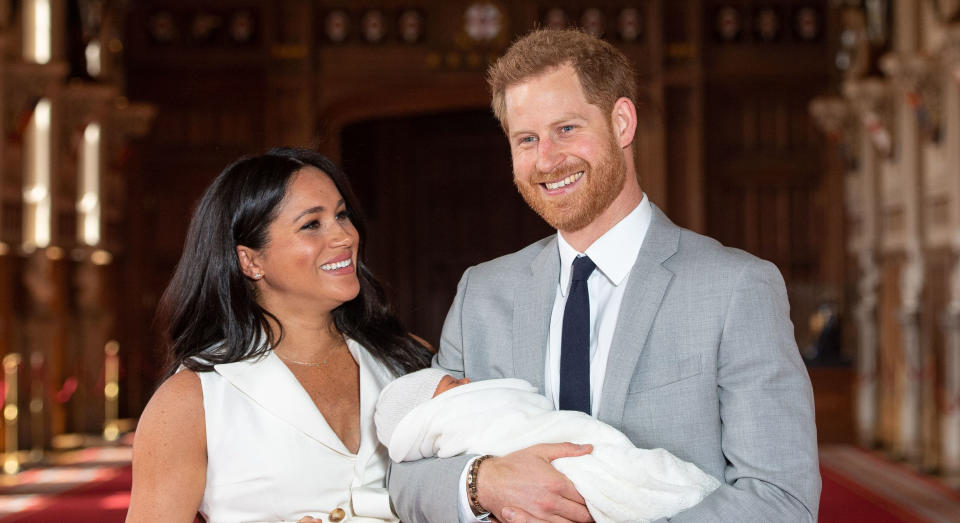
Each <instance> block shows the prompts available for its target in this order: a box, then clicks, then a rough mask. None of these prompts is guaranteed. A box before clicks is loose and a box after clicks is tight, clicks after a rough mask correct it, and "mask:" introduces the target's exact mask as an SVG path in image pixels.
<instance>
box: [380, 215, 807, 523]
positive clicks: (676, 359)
mask: <svg viewBox="0 0 960 523" xmlns="http://www.w3.org/2000/svg"><path fill="white" fill-rule="evenodd" d="M559 270H560V268H559V251H558V250H557V240H556V236H551V237H549V238H545V239H543V240H541V241H539V242H537V243H535V244H533V245H530V246H528V247H526V248H524V249H523V250H521V251H518V252H516V253H513V254H510V255H507V256H504V257H502V258H498V259H495V260H492V261H489V262H486V263H483V264H480V265H477V266H475V267H471V268H470V269H468V270H467V271H466V272H465V273H464V275H463V278H462V279H461V280H460V284H459V286H458V288H457V296H456V298H455V299H454V302H453V305H452V306H451V308H450V312H449V313H448V314H447V319H446V322H445V323H444V327H443V334H442V339H441V340H440V349H439V352H438V353H437V355H436V356H435V358H434V366H436V367H441V368H443V369H446V370H447V371H449V372H450V373H452V374H455V375H457V376H460V375H466V376H468V377H469V378H471V379H472V380H482V379H489V378H505V377H517V378H523V379H525V380H527V381H529V382H530V383H533V384H534V385H535V386H537V387H539V389H540V392H543V380H544V369H545V363H544V358H545V352H546V348H547V333H548V332H549V328H550V315H551V310H552V307H553V301H554V296H555V294H556V290H557V281H558V275H559ZM598 416H599V419H600V420H601V421H604V422H606V423H608V424H610V425H612V426H614V427H616V428H617V429H619V430H620V431H622V432H623V433H624V434H626V435H627V436H628V437H629V438H630V439H631V440H632V441H633V443H634V444H635V445H636V446H638V447H643V448H657V447H662V448H664V449H667V450H669V451H670V452H673V453H674V454H675V455H676V456H677V457H679V458H680V459H684V460H687V461H690V462H693V463H695V464H696V465H698V466H699V467H700V468H701V469H703V470H704V471H705V472H707V473H708V474H712V475H713V476H715V477H716V478H718V479H720V480H721V482H724V483H725V484H724V485H723V486H721V487H720V488H719V489H717V490H716V491H714V493H713V494H711V495H710V496H708V497H707V498H706V499H705V500H704V501H703V502H701V503H700V504H699V505H697V506H695V507H693V508H691V509H689V510H687V511H684V512H682V513H680V514H678V515H677V516H675V517H674V518H672V521H677V522H681V521H738V522H745V521H757V522H764V523H768V522H776V521H784V522H797V521H812V520H816V517H817V508H818V504H819V498H820V474H819V468H818V460H817V443H816V427H815V424H814V409H813V392H812V390H811V387H810V379H809V377H808V376H807V372H806V369H805V367H804V365H803V362H802V361H801V359H800V356H799V351H798V350H797V346H796V342H795V340H794V334H793V326H792V324H791V322H790V319H789V304H788V303H787V295H786V289H785V287H784V283H783V278H782V277H781V276H780V273H779V271H777V269H776V267H775V266H774V265H773V264H771V263H769V262H766V261H763V260H760V259H758V258H756V257H754V256H751V255H749V254H747V253H745V252H743V251H740V250H737V249H731V248H727V247H724V246H722V245H720V244H719V243H718V242H716V241H714V240H712V239H710V238H707V237H704V236H701V235H699V234H696V233H693V232H691V231H688V230H686V229H682V228H680V227H677V226H676V225H674V224H673V223H671V222H670V220H669V219H668V218H667V217H666V216H665V215H664V214H663V213H662V212H661V211H660V210H659V209H657V208H654V211H653V219H652V221H651V224H650V228H649V230H648V231H647V236H646V238H645V240H644V242H643V246H642V247H641V249H640V254H639V255H638V257H637V261H636V263H635V264H634V267H633V269H632V272H631V274H630V278H629V279H628V281H627V288H626V289H625V294H624V297H623V303H622V305H621V308H620V315H619V318H618V320H617V326H616V329H615V332H614V339H613V343H612V346H611V348H610V357H609V361H608V364H607V369H606V375H605V378H604V385H603V391H602V394H601V400H600V405H599V411H598ZM490 422H491V423H496V420H490ZM468 459H469V456H458V457H454V458H447V459H426V460H420V461H417V462H412V463H401V464H394V465H393V467H392V468H391V472H390V475H389V479H388V484H389V489H390V494H391V498H392V499H393V501H394V505H395V507H396V508H397V511H398V513H399V515H400V517H401V519H402V520H403V521H406V522H408V523H412V522H419V521H431V522H436V523H441V522H442V523H452V522H456V521H457V519H458V518H457V492H458V490H459V489H460V488H462V486H461V485H459V477H460V473H461V471H462V470H463V466H464V464H465V463H466V461H467V460H468Z"/></svg>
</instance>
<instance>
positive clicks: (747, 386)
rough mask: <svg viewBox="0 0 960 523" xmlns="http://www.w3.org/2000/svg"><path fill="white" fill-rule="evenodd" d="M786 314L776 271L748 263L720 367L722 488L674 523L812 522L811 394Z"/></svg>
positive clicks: (815, 493) (815, 497) (816, 479)
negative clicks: (700, 522)
mask: <svg viewBox="0 0 960 523" xmlns="http://www.w3.org/2000/svg"><path fill="white" fill-rule="evenodd" d="M789 311H790V306H789V303H788V301H787V293H786V288H785V286H784V283H783V278H782V277H781V276H780V272H779V271H778V270H777V269H776V267H775V266H774V265H773V264H771V263H769V262H765V261H761V260H756V259H753V260H751V261H750V262H748V263H747V264H746V266H745V267H744V269H743V270H742V271H741V273H740V276H739V278H738V281H737V284H736V286H735V288H734V290H733V294H732V296H731V299H730V301H729V305H728V309H727V312H726V318H725V320H724V324H723V333H722V335H721V337H720V345H719V352H718V360H717V383H718V388H719V390H718V394H719V399H720V405H719V408H720V419H721V423H722V431H721V433H722V439H721V450H722V452H723V454H724V457H725V458H726V461H727V466H726V470H725V471H724V476H725V477H724V478H720V479H721V481H725V484H724V485H722V486H721V487H720V488H719V489H717V490H716V491H714V492H713V493H711V494H710V495H709V496H707V498H706V499H704V500H703V501H702V502H701V503H700V504H698V505H696V506H694V507H692V508H690V509H689V510H686V511H684V512H681V513H679V514H677V515H676V516H675V517H673V518H672V519H671V521H674V522H687V521H743V522H746V521H757V522H769V521H798V522H799V521H816V519H817V511H818V506H819V500H820V487H821V480H820V472H819V470H820V469H819V462H818V457H817V434H816V424H815V421H814V406H813V390H812V388H811V385H810V378H809V376H808V375H807V371H806V367H805V366H804V364H803V362H802V360H801V358H800V354H799V351H798V350H797V345H796V341H795V338H794V331H793V325H792V323H791V321H790V314H789Z"/></svg>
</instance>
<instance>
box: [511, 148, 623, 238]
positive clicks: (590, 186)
mask: <svg viewBox="0 0 960 523" xmlns="http://www.w3.org/2000/svg"><path fill="white" fill-rule="evenodd" d="M580 171H583V173H584V174H583V177H582V178H580V179H579V180H578V181H577V182H575V183H576V184H580V185H583V186H582V187H577V188H576V190H574V191H573V193H571V194H564V195H557V196H547V195H546V194H545V193H544V188H543V187H542V186H541V184H542V183H544V182H556V181H559V180H562V179H564V178H566V177H567V176H570V175H572V174H576V173H578V172H580ZM626 175H627V165H626V161H625V160H624V159H623V150H622V149H621V148H620V147H619V145H617V143H616V142H615V141H614V140H613V137H611V138H610V141H609V142H608V148H607V151H606V154H605V155H604V157H602V158H601V159H600V160H599V161H598V163H597V164H596V165H594V166H592V167H591V166H590V165H589V164H588V163H587V162H586V161H584V160H582V159H579V158H578V159H574V160H571V161H569V162H565V163H564V164H563V165H560V166H559V167H558V168H556V169H554V170H553V171H552V172H549V173H541V172H538V173H536V175H534V176H533V177H531V180H530V181H527V182H522V181H520V180H519V179H518V178H517V176H516V174H514V176H513V183H514V185H516V186H517V190H518V191H520V195H521V196H523V199H524V200H525V201H526V202H527V205H529V206H530V208H531V209H533V210H534V212H536V213H537V214H539V215H540V217H541V218H543V220H544V221H545V222H547V223H549V224H550V226H551V227H553V228H555V229H557V230H559V231H566V232H576V231H579V230H581V229H583V228H584V227H586V226H587V225H590V223H592V222H593V221H594V220H595V219H597V217H598V216H600V215H601V214H602V213H603V211H605V210H606V209H607V207H609V206H610V204H611V203H613V201H614V200H615V199H616V198H617V196H618V195H619V194H620V191H621V190H623V184H624V182H625V181H626V179H627V176H626Z"/></svg>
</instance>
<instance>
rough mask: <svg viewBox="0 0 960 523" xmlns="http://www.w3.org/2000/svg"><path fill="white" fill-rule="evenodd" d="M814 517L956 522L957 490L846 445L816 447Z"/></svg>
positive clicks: (878, 522)
mask: <svg viewBox="0 0 960 523" xmlns="http://www.w3.org/2000/svg"><path fill="white" fill-rule="evenodd" d="M820 472H821V476H822V477H823V494H822V495H821V498H820V521H821V522H824V523H834V522H845V523H847V522H849V523H857V522H870V523H896V522H910V523H913V522H917V523H922V522H937V523H939V522H943V523H957V522H960V491H958V490H955V489H951V488H949V487H947V486H946V485H945V484H943V483H941V482H939V481H937V480H935V479H934V478H932V477H930V476H924V475H922V474H919V473H917V472H914V471H913V470H911V469H910V468H909V467H907V466H904V465H901V464H898V463H893V462H890V461H887V460H886V459H883V458H882V457H881V456H880V455H879V454H878V453H874V452H869V451H866V450H862V449H860V448H857V447H851V446H847V445H837V446H826V447H821V449H820Z"/></svg>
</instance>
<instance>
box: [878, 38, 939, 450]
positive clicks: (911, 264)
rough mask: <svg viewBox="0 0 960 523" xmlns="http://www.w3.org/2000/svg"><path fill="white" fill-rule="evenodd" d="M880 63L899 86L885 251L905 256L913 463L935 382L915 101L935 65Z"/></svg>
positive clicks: (906, 416)
mask: <svg viewBox="0 0 960 523" xmlns="http://www.w3.org/2000/svg"><path fill="white" fill-rule="evenodd" d="M881 67H882V68H883V70H884V72H886V73H887V74H888V75H889V76H890V77H891V78H892V79H893V82H894V85H895V86H896V87H897V93H896V96H895V97H894V99H895V100H896V101H895V103H894V107H895V111H896V122H897V123H896V128H897V141H898V148H897V151H896V153H897V155H896V159H895V166H896V168H895V169H891V170H890V171H888V172H887V173H886V176H885V177H884V180H883V182H882V183H883V188H884V190H883V194H882V196H881V199H882V201H883V202H884V213H885V215H887V216H888V217H890V221H889V222H888V223H889V225H890V226H889V227H887V228H885V231H884V241H883V247H884V251H885V253H887V254H888V255H893V256H900V255H902V259H903V264H902V266H901V268H900V274H899V287H900V309H899V312H898V317H899V321H900V327H901V334H902V338H903V339H902V351H903V363H904V369H903V372H902V374H901V380H902V381H901V383H902V385H903V389H902V394H903V397H902V401H901V403H900V424H899V431H898V432H899V435H898V441H897V445H896V447H895V451H896V452H897V454H899V455H901V456H902V457H904V458H906V459H907V460H908V461H911V462H917V463H919V461H920V459H921V448H922V437H923V435H922V421H921V413H922V411H923V410H922V409H923V397H924V389H925V388H926V387H930V386H932V380H931V378H932V377H931V376H929V375H928V373H926V372H925V370H924V369H925V366H924V362H925V361H927V359H928V358H929V357H930V355H929V354H926V352H925V351H929V348H930V344H929V343H927V342H926V341H925V340H923V339H922V336H923V335H924V333H923V332H922V330H921V317H920V311H921V306H920V305H921V301H922V292H923V286H924V280H925V279H926V264H925V259H924V252H923V246H922V243H921V238H923V229H922V227H921V220H920V197H921V196H920V187H921V173H922V169H923V167H922V162H921V143H922V141H921V137H920V129H919V125H918V122H917V115H916V109H917V105H916V104H917V101H916V100H918V98H919V96H920V94H919V93H920V90H921V86H922V85H923V84H924V83H925V82H927V81H928V80H927V79H928V78H929V75H930V63H929V61H928V59H926V58H924V57H922V56H920V55H916V54H912V53H895V54H891V55H888V56H885V57H884V59H883V60H882V62H881ZM893 217H897V219H893Z"/></svg>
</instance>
